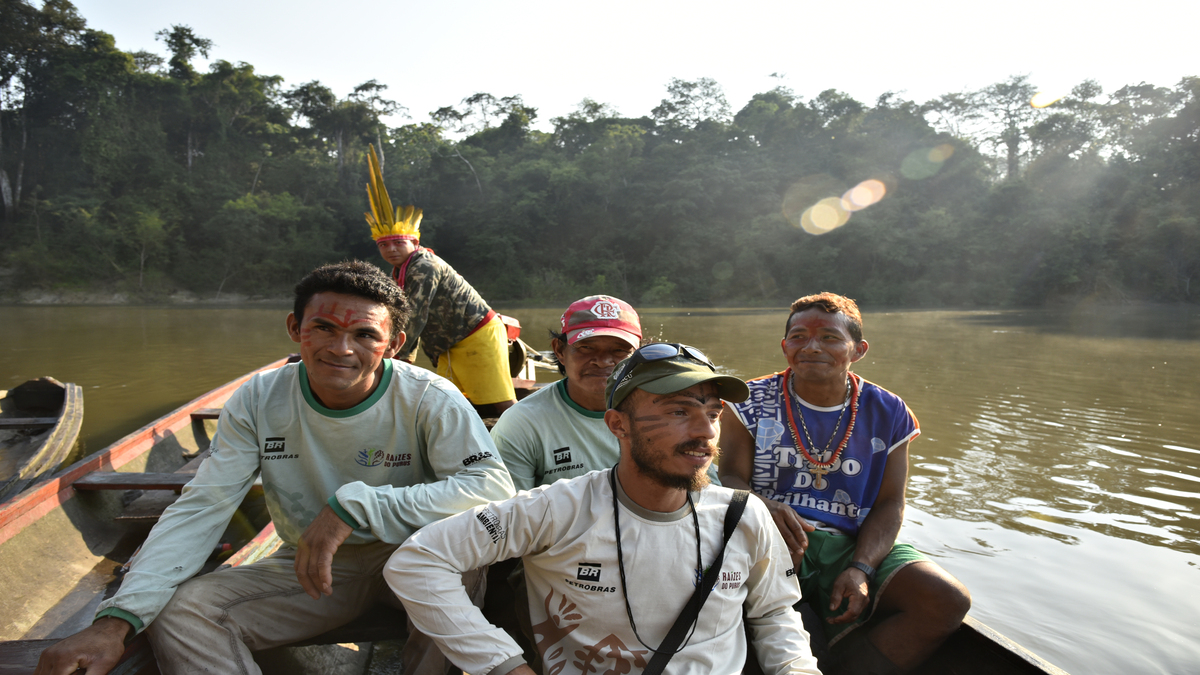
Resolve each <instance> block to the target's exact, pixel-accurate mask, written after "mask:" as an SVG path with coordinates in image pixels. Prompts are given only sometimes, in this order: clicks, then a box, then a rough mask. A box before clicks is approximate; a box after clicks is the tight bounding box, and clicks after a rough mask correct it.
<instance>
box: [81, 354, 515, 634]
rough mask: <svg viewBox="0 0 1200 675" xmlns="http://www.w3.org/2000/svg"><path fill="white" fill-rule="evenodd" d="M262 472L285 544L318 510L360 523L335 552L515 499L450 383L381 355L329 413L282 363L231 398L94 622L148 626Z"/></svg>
mask: <svg viewBox="0 0 1200 675" xmlns="http://www.w3.org/2000/svg"><path fill="white" fill-rule="evenodd" d="M260 474H261V475H262V482H263V489H264V492H265V496H266V502H267V507H268V509H269V510H270V513H271V520H272V521H273V522H274V523H275V529H276V532H278V534H279V537H280V538H281V539H282V540H283V541H284V545H286V546H295V545H296V544H297V542H298V541H299V538H300V535H301V534H303V532H304V530H305V528H307V527H308V525H309V523H311V522H312V520H313V519H314V518H316V516H317V513H318V512H320V510H321V509H322V508H323V507H324V506H325V505H326V504H327V503H328V504H330V506H332V507H333V508H334V510H335V511H336V512H337V513H338V515H339V516H341V517H342V518H343V520H346V521H347V522H349V523H351V524H352V525H356V526H357V527H356V529H355V531H354V532H353V533H351V535H350V537H349V538H348V539H346V541H345V544H343V545H354V544H365V543H369V542H375V541H384V542H388V543H392V544H399V543H401V542H403V541H404V540H405V539H407V538H408V537H409V535H411V534H412V533H413V532H415V531H417V529H419V528H421V527H422V526H424V525H427V524H429V523H431V522H434V521H436V520H441V519H442V518H445V517H447V516H450V515H454V514H456V513H459V512H461V511H464V510H466V509H469V508H471V507H472V506H475V505H477V504H483V503H486V502H488V501H493V500H497V499H505V498H507V497H509V496H511V495H512V494H513V488H512V482H511V480H510V479H509V477H508V472H507V471H506V470H505V468H504V463H503V462H502V461H501V460H500V457H499V456H498V453H497V452H496V450H495V446H494V445H493V444H492V441H491V438H490V437H489V436H488V434H487V430H486V429H485V428H484V426H483V423H482V421H481V420H480V419H479V416H478V415H477V414H476V413H475V411H474V410H472V408H471V406H470V405H469V404H468V403H467V401H466V399H464V398H463V396H462V394H460V393H459V392H458V390H457V389H455V388H454V385H452V384H450V382H449V381H447V380H445V379H443V378H441V377H438V376H437V375H435V374H433V373H431V372H429V371H427V370H424V369H421V368H416V367H413V366H409V365H407V364H403V363H399V362H393V361H392V360H391V359H385V360H384V373H383V378H382V381H381V382H380V384H379V386H378V387H377V388H376V389H375V391H374V393H372V394H371V396H370V397H368V398H367V399H366V400H365V401H363V402H362V403H360V404H359V405H357V406H355V407H354V408H351V409H349V410H330V409H328V408H326V407H324V406H322V405H321V404H320V403H318V402H317V401H316V399H315V398H314V397H313V395H312V392H311V391H310V390H309V387H308V377H307V373H306V371H305V368H304V365H303V364H289V365H286V366H284V367H282V368H279V369H278V370H273V371H270V372H267V373H263V374H261V375H256V376H255V377H253V378H251V379H250V380H249V381H248V382H247V383H246V384H244V385H242V386H241V387H240V388H239V389H238V390H237V391H236V392H234V394H233V396H231V397H230V399H229V401H228V402H227V403H226V404H225V408H224V410H223V411H222V413H221V418H220V421H219V422H218V425H217V433H216V435H215V436H214V437H213V441H212V455H211V456H209V457H208V459H206V460H205V461H204V463H203V464H201V466H200V469H199V471H197V473H196V477H195V478H194V479H193V480H192V481H191V482H190V483H188V485H187V486H186V487H184V489H183V494H182V495H181V496H180V498H179V500H178V501H177V502H175V504H173V505H172V506H171V507H170V508H169V509H167V511H166V512H165V513H164V514H163V517H162V518H161V519H160V520H159V522H158V524H157V525H155V527H154V529H153V530H152V531H151V532H150V536H149V537H148V538H147V539H146V543H145V544H143V546H142V550H141V552H140V553H139V554H138V555H137V557H136V558H135V560H134V564H133V566H132V568H131V569H130V571H129V573H128V574H127V575H126V576H125V579H124V581H123V583H122V585H121V590H120V592H119V593H117V595H115V596H114V597H113V598H111V599H109V600H106V601H105V602H103V603H102V604H101V605H100V612H99V614H98V616H99V615H107V614H115V615H117V616H120V617H121V618H124V619H126V620H129V615H132V616H133V617H135V618H136V619H138V620H139V621H140V622H141V623H142V625H141V626H138V625H137V624H136V623H135V627H136V628H138V629H139V630H140V629H141V628H143V627H144V626H145V624H149V623H150V622H151V621H153V620H154V617H156V616H157V615H158V612H159V611H161V610H162V608H163V606H164V605H166V603H167V601H168V600H169V599H170V598H171V595H172V594H174V592H175V588H176V587H177V586H178V585H179V584H181V583H183V582H184V581H186V580H187V579H188V578H190V577H191V576H192V575H194V574H195V573H196V572H197V571H198V570H199V569H200V567H201V566H202V565H203V563H204V561H205V559H206V558H207V557H208V554H209V553H210V552H211V551H212V550H213V548H214V547H215V546H216V544H217V539H218V538H219V537H220V536H221V533H222V531H223V530H224V529H225V526H226V524H227V523H228V522H229V519H230V517H231V516H232V515H233V512H234V510H236V509H237V507H238V505H239V504H240V503H241V501H242V498H243V497H245V495H246V493H247V491H249V489H250V486H251V485H252V484H253V483H254V480H255V479H256V478H257V477H258V476H259V475H260Z"/></svg>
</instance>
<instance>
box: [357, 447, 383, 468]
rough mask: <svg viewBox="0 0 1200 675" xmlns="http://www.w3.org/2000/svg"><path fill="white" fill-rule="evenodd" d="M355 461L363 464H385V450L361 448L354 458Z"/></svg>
mask: <svg viewBox="0 0 1200 675" xmlns="http://www.w3.org/2000/svg"><path fill="white" fill-rule="evenodd" d="M354 462H355V463H356V464H359V465H361V466H379V465H380V464H383V451H382V450H377V449H375V448H365V449H363V450H359V451H358V457H355V458H354Z"/></svg>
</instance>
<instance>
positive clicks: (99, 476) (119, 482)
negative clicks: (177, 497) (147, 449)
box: [74, 471, 196, 492]
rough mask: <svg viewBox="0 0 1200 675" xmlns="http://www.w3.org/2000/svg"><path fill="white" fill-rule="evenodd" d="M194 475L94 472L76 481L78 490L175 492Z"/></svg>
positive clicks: (194, 475)
mask: <svg viewBox="0 0 1200 675" xmlns="http://www.w3.org/2000/svg"><path fill="white" fill-rule="evenodd" d="M195 477H196V474H192V473H139V472H136V471H130V472H124V471H93V472H92V473H89V474H88V475H86V476H84V477H83V478H80V479H79V480H77V481H75V484H74V486H75V489H76V490H174V491H176V492H179V491H180V490H182V489H183V486H184V485H187V484H188V483H190V482H191V480H192V479H193V478H195Z"/></svg>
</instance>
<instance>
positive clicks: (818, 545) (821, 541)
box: [800, 530, 929, 647]
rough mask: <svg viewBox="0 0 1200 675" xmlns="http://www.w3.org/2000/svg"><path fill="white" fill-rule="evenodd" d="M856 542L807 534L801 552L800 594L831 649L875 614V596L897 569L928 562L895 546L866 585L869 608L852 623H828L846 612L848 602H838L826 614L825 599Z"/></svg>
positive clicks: (912, 550) (908, 548) (903, 546)
mask: <svg viewBox="0 0 1200 675" xmlns="http://www.w3.org/2000/svg"><path fill="white" fill-rule="evenodd" d="M856 543H857V540H856V539H855V538H854V537H849V536H846V535H840V534H834V533H832V532H823V531H821V530H818V531H816V532H809V533H808V548H807V549H806V550H805V551H804V560H803V561H802V562H801V563H800V592H801V594H803V595H804V601H805V602H807V603H808V604H809V605H811V606H812V608H813V611H815V612H816V613H817V616H819V617H821V623H822V626H823V627H824V628H825V637H826V639H827V640H828V641H829V646H830V647H832V646H833V645H834V644H835V643H836V642H837V641H838V640H840V639H841V638H843V637H845V636H846V634H847V633H848V632H849V631H850V630H851V629H853V628H857V627H859V626H861V625H862V624H864V623H866V622H867V621H868V620H869V619H870V618H871V615H872V614H874V613H875V606H876V605H877V604H878V603H879V596H881V595H883V592H884V591H885V590H886V589H887V585H888V582H890V581H891V580H892V577H894V576H895V575H896V572H899V571H900V569H901V568H903V567H905V566H907V565H910V564H912V563H915V562H921V561H923V560H929V558H926V557H925V556H924V555H922V554H921V553H920V552H918V551H917V549H915V548H913V547H912V546H910V545H908V544H896V545H895V546H892V550H891V552H890V553H888V554H887V557H886V558H884V559H883V562H882V563H880V565H879V567H878V568H877V569H876V572H875V580H874V581H872V582H870V583H869V584H868V585H867V592H868V593H869V594H870V596H871V599H870V604H868V606H867V608H866V609H865V610H863V613H862V614H860V615H859V617H858V620H857V621H855V622H854V623H840V624H831V623H828V619H830V618H831V617H835V616H839V615H841V614H842V612H845V611H846V607H847V606H849V602H850V601H849V600H844V601H842V606H841V607H839V608H837V609H836V610H834V611H832V612H831V611H829V597H830V594H831V592H832V591H833V582H834V580H835V579H837V578H838V575H839V574H841V573H842V571H843V570H845V569H846V567H848V566H849V565H850V561H851V560H853V559H854V547H855V544H856Z"/></svg>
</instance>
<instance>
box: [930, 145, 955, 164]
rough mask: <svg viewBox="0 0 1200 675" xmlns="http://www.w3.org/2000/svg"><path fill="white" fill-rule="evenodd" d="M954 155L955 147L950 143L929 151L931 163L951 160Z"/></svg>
mask: <svg viewBox="0 0 1200 675" xmlns="http://www.w3.org/2000/svg"><path fill="white" fill-rule="evenodd" d="M953 154H954V146H953V145H950V144H949V143H943V144H941V145H939V146H937V147H936V148H934V149H932V150H930V151H929V161H931V162H938V163H941V162H944V161H946V160H948V159H950V156H951V155H953Z"/></svg>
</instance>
